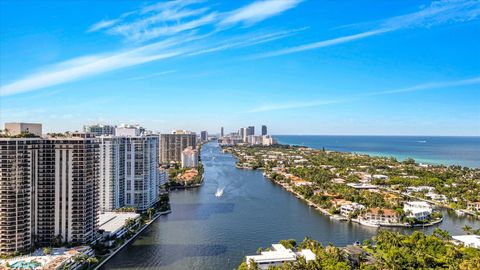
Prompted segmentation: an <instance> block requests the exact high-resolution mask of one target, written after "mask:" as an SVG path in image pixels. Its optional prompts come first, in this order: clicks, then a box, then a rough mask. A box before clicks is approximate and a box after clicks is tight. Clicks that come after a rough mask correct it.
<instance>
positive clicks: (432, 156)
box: [274, 135, 480, 168]
mask: <svg viewBox="0 0 480 270" xmlns="http://www.w3.org/2000/svg"><path fill="white" fill-rule="evenodd" d="M274 138H275V139H277V141H278V143H280V144H290V145H301V146H307V147H310V148H315V149H322V148H325V149H326V150H333V151H339V152H355V153H362V154H368V155H372V156H387V157H395V158H396V159H397V160H405V159H407V158H413V159H415V160H416V161H417V162H422V163H427V164H443V165H460V166H465V167H472V168H480V137H439V136H438V137H437V136H436V137H433V136H341V135H335V136H333V135H328V136H327V135H275V136H274Z"/></svg>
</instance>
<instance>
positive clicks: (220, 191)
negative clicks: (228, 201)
mask: <svg viewBox="0 0 480 270" xmlns="http://www.w3.org/2000/svg"><path fill="white" fill-rule="evenodd" d="M224 189H225V188H217V192H215V197H217V198H220V197H222V195H223V190H224Z"/></svg>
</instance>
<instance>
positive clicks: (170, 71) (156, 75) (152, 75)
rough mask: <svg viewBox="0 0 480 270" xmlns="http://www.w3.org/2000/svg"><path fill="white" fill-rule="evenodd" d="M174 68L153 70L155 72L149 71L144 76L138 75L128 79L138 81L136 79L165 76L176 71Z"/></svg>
mask: <svg viewBox="0 0 480 270" xmlns="http://www.w3.org/2000/svg"><path fill="white" fill-rule="evenodd" d="M176 72H177V71H176V70H165V71H160V72H155V73H150V74H147V75H145V76H138V77H133V78H130V80H134V81H138V80H146V79H151V78H156V77H161V76H165V75H168V74H172V73H176Z"/></svg>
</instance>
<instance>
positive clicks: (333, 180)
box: [332, 178, 345, 184]
mask: <svg viewBox="0 0 480 270" xmlns="http://www.w3.org/2000/svg"><path fill="white" fill-rule="evenodd" d="M332 182H333V183H335V184H344V183H345V179H343V178H333V179H332Z"/></svg>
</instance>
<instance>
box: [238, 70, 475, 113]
mask: <svg viewBox="0 0 480 270" xmlns="http://www.w3.org/2000/svg"><path fill="white" fill-rule="evenodd" d="M470 85H480V76H478V77H473V78H468V79H463V80H453V81H440V82H428V83H421V84H416V85H412V86H408V87H403V88H397V89H391V90H383V91H376V92H368V93H362V94H358V95H354V96H350V97H349V98H343V99H336V100H316V101H297V102H288V103H272V104H265V105H261V106H259V107H255V108H253V109H250V110H248V111H246V112H247V113H258V112H270V111H279V110H289V109H301V108H310V107H319V106H324V105H330V104H339V103H346V102H353V101H355V100H357V99H360V98H364V97H369V96H379V95H392V94H400V93H406V92H417V91H426V90H434V89H447V88H453V87H464V86H470Z"/></svg>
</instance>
